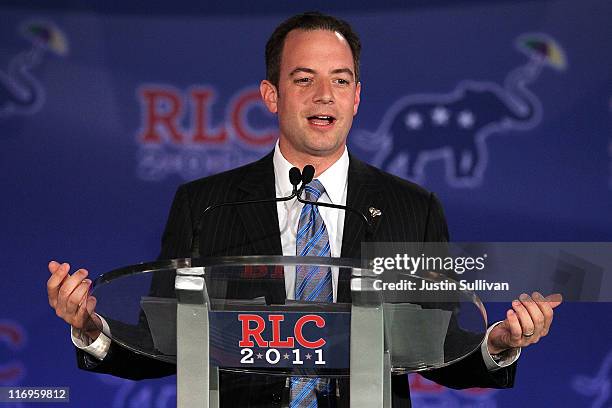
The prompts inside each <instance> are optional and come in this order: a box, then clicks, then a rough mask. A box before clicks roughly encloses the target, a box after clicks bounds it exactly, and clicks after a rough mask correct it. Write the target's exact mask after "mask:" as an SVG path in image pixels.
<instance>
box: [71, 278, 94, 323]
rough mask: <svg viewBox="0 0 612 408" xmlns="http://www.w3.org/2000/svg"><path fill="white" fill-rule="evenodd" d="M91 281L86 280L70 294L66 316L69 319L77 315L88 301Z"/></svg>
mask: <svg viewBox="0 0 612 408" xmlns="http://www.w3.org/2000/svg"><path fill="white" fill-rule="evenodd" d="M90 285H91V280H89V279H84V280H83V281H82V282H81V283H80V284H79V285H78V286H77V287H76V288H75V289H74V290H73V291H72V293H71V294H70V296H69V297H68V299H67V302H66V314H67V317H69V316H72V315H74V314H76V313H77V311H78V309H79V307H80V306H81V304H82V303H84V302H85V300H86V299H87V293H88V292H89V286H90Z"/></svg>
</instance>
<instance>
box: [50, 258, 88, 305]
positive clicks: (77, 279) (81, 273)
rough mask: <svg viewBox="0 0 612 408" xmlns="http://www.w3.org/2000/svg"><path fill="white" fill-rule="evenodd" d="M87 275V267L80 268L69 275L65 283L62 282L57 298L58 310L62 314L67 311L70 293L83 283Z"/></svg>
mask: <svg viewBox="0 0 612 408" xmlns="http://www.w3.org/2000/svg"><path fill="white" fill-rule="evenodd" d="M86 276H87V271H86V270H85V269H79V270H78V271H76V272H75V273H73V274H72V276H70V277H68V278H67V279H66V280H65V281H64V283H62V286H61V287H60V289H59V296H58V298H57V305H56V311H58V312H60V313H62V314H64V313H66V310H67V308H68V307H69V304H68V300H69V299H70V295H72V292H73V291H74V290H75V289H76V288H77V287H78V286H79V285H80V284H81V282H82V281H83V279H85V277H86ZM78 300H80V299H78ZM77 304H78V302H77ZM58 309H59V310H58Z"/></svg>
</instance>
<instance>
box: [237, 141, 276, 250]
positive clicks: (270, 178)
mask: <svg viewBox="0 0 612 408" xmlns="http://www.w3.org/2000/svg"><path fill="white" fill-rule="evenodd" d="M272 157H273V152H272V153H270V154H268V155H266V156H265V157H264V158H262V159H261V160H259V161H257V162H255V163H254V164H253V167H252V168H251V169H250V171H249V172H248V173H247V175H246V176H245V177H244V179H243V180H242V181H241V182H240V184H239V185H238V190H239V191H240V197H239V198H238V199H239V200H241V201H243V200H244V201H247V200H263V199H272V198H274V197H275V196H276V188H275V185H274V165H273V162H272ZM237 210H238V211H237V212H238V216H239V217H240V218H241V220H242V223H243V225H244V229H245V231H246V234H247V236H248V238H249V240H248V241H249V242H250V243H251V244H252V247H253V251H252V253H251V254H250V255H282V252H283V251H282V247H281V241H280V231H279V228H278V215H277V212H276V203H273V202H272V203H265V204H245V205H240V206H238V208H237Z"/></svg>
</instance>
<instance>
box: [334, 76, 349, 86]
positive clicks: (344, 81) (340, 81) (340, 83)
mask: <svg viewBox="0 0 612 408" xmlns="http://www.w3.org/2000/svg"><path fill="white" fill-rule="evenodd" d="M336 83H337V84H338V85H348V84H350V82H349V81H347V80H346V79H342V78H339V79H336Z"/></svg>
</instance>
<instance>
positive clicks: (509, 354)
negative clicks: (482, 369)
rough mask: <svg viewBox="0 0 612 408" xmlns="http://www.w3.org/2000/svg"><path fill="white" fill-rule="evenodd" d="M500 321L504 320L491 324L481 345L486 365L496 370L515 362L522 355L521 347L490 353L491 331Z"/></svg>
mask: <svg viewBox="0 0 612 408" xmlns="http://www.w3.org/2000/svg"><path fill="white" fill-rule="evenodd" d="M500 323H502V322H497V323H494V324H492V325H491V327H489V329H488V330H487V334H486V335H485V338H484V340H483V341H482V344H481V345H480V351H481V352H482V358H483V359H484V362H485V365H486V366H487V369H488V370H489V371H496V370H499V369H500V368H504V367H508V366H509V365H511V364H514V363H515V362H516V361H517V360H518V359H519V356H520V355H521V348H520V347H516V348H511V349H508V350H505V351H503V352H501V353H499V354H495V355H491V353H489V349H488V348H487V343H488V340H489V333H491V330H493V328H494V327H495V326H497V325H498V324H500Z"/></svg>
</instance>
